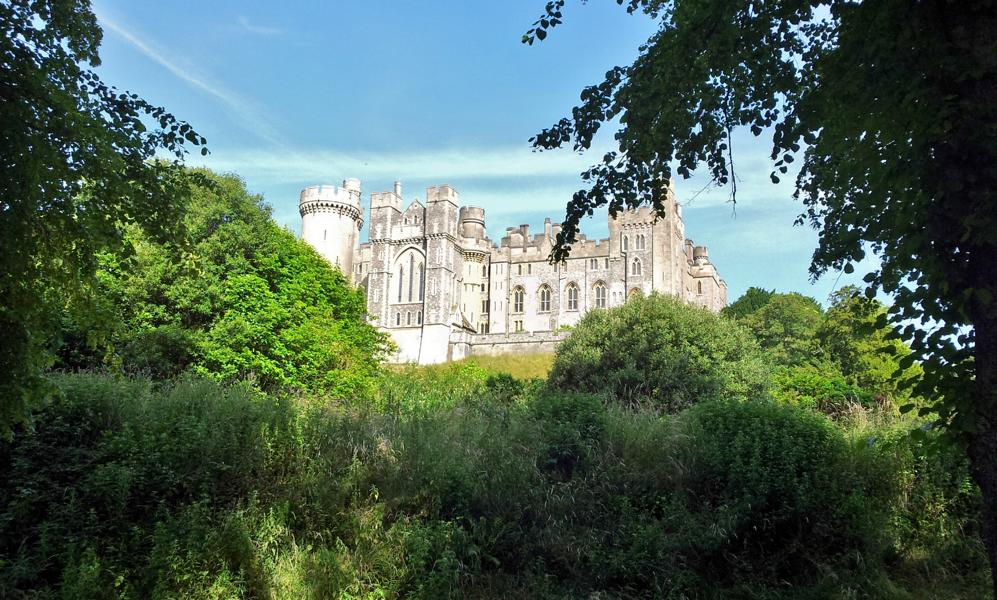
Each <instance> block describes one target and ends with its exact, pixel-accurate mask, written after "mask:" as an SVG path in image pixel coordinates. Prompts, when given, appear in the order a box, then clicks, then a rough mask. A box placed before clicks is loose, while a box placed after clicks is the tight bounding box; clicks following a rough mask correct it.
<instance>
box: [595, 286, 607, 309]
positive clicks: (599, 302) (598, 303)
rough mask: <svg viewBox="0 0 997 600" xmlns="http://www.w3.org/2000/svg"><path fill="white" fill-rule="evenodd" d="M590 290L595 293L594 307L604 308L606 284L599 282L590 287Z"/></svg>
mask: <svg viewBox="0 0 997 600" xmlns="http://www.w3.org/2000/svg"><path fill="white" fill-rule="evenodd" d="M592 290H593V291H594V292H595V307H596V308H606V284H605V283H603V282H601V281H599V282H597V283H596V284H595V285H594V286H592Z"/></svg>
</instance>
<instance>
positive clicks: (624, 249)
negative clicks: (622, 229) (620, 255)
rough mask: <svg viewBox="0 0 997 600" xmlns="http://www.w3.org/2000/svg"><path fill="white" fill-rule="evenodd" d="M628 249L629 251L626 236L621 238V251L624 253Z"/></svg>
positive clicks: (628, 241)
mask: <svg viewBox="0 0 997 600" xmlns="http://www.w3.org/2000/svg"><path fill="white" fill-rule="evenodd" d="M629 249H630V240H628V239H627V236H623V251H624V252H626V251H627V250H629Z"/></svg>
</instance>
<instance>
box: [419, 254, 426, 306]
mask: <svg viewBox="0 0 997 600" xmlns="http://www.w3.org/2000/svg"><path fill="white" fill-rule="evenodd" d="M425 296H426V266H425V265H423V264H421V263H420V264H419V302H422V300H423V298H425Z"/></svg>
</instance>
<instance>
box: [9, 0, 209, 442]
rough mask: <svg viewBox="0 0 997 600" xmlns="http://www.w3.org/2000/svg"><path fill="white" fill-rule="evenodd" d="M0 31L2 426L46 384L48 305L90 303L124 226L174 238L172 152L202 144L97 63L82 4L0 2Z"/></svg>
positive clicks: (176, 176) (77, 307)
mask: <svg viewBox="0 0 997 600" xmlns="http://www.w3.org/2000/svg"><path fill="white" fill-rule="evenodd" d="M0 32H2V34H0V98H2V102H0V148H2V150H0V338H2V339H3V344H0V348H2V349H0V432H2V431H4V430H6V429H7V428H8V427H9V425H10V424H11V423H12V422H13V421H16V420H18V419H21V418H23V417H24V416H25V414H26V413H25V409H26V407H27V406H29V404H30V402H31V401H32V399H35V398H38V397H39V396H40V395H41V394H42V393H44V386H43V383H42V381H41V379H40V376H41V373H42V372H43V370H44V369H45V368H46V367H47V366H48V365H49V364H51V361H52V358H53V355H52V353H51V352H50V350H49V346H50V344H49V342H50V340H51V338H52V336H53V335H54V334H55V333H56V332H57V331H58V329H59V320H58V315H59V314H61V313H62V312H63V309H68V310H70V311H71V312H74V313H76V314H77V315H78V316H80V317H83V316H85V315H86V314H87V313H88V312H89V306H90V289H91V286H92V284H93V281H94V280H93V277H94V272H95V268H96V256H97V254H98V253H99V252H102V251H122V250H124V249H125V237H124V227H123V226H125V225H135V226H138V227H140V228H142V229H143V230H144V231H146V232H147V233H148V235H150V236H152V237H154V238H156V239H160V240H166V239H177V237H178V235H177V234H178V225H179V224H180V223H181V222H182V220H181V219H180V216H181V206H182V202H180V200H181V199H182V198H183V197H184V195H185V194H186V193H187V181H186V177H185V176H184V173H183V171H182V170H181V169H180V168H179V166H178V164H177V162H176V161H178V160H179V159H182V158H183V156H184V154H185V153H186V148H187V147H188V146H191V145H193V146H201V147H202V152H206V150H205V148H204V146H203V145H204V143H205V139H204V138H203V137H201V136H200V135H198V134H197V133H196V132H195V131H194V130H193V129H192V128H191V126H190V125H189V124H188V123H186V122H183V121H179V120H177V119H176V118H174V117H173V116H172V115H171V114H169V113H168V112H166V110H164V109H163V108H160V107H157V106H155V105H152V104H150V103H148V102H146V101H145V100H143V99H141V98H139V97H138V96H136V95H135V94H130V93H128V92H122V91H119V90H117V89H115V88H113V87H111V86H108V85H107V84H105V83H104V82H103V81H101V79H100V77H98V76H97V75H96V74H95V73H94V72H93V70H92V69H93V68H94V67H96V66H98V65H99V64H100V57H99V55H98V48H99V46H100V41H101V30H100V28H99V27H98V25H97V19H96V17H95V15H94V13H93V11H92V10H91V7H90V2H89V1H88V0H5V1H4V2H2V3H0ZM157 154H158V155H160V156H167V157H170V158H172V159H173V160H172V161H165V160H152V159H153V158H154V157H156V156H157ZM95 325H96V324H95ZM98 329H99V328H96V327H95V328H93V331H98Z"/></svg>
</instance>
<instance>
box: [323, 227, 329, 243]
mask: <svg viewBox="0 0 997 600" xmlns="http://www.w3.org/2000/svg"><path fill="white" fill-rule="evenodd" d="M328 235H329V230H328V229H323V230H322V241H323V242H324V241H325V240H326V238H327V237H328Z"/></svg>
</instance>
